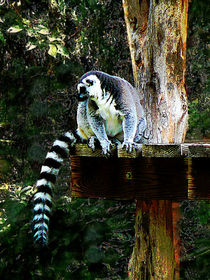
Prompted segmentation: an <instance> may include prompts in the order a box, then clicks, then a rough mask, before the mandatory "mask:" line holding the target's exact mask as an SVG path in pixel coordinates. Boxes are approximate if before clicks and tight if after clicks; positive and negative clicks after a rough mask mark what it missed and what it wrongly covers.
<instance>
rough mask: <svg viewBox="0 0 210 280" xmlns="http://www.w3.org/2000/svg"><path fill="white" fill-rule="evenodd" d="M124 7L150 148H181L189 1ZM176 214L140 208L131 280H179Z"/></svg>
mask: <svg viewBox="0 0 210 280" xmlns="http://www.w3.org/2000/svg"><path fill="white" fill-rule="evenodd" d="M123 7H124V13H125V21H126V27H127V33H128V42H129V47H130V52H131V60H132V67H133V74H134V81H135V84H136V87H137V88H138V89H139V91H140V93H141V94H142V99H143V100H142V102H143V106H144V109H145V114H146V119H147V129H146V132H145V137H146V138H147V142H148V143H151V144H157V143H158V144H168V143H181V142H183V141H184V139H185V135H186V131H187V119H188V107H187V96H186V90H185V71H186V37H187V12H188V0H141V1H140V0H139V1H138V0H123ZM177 209H178V208H177V205H175V206H173V203H172V202H170V201H163V200H162V201H148V202H141V201H138V202H137V213H136V224H135V230H136V241H135V247H134V250H133V254H132V257H131V260H130V264H129V279H133V280H139V279H141V280H143V279H150V280H151V279H152V280H153V279H154V280H161V279H165V280H166V279H167V280H173V279H179V271H178V270H179V260H178V253H179V250H178V244H179V240H178V239H179V237H178V234H177V230H176V226H175V222H177V219H178V217H179V214H178V210H177ZM172 213H173V214H172ZM175 247H177V248H176V249H175Z"/></svg>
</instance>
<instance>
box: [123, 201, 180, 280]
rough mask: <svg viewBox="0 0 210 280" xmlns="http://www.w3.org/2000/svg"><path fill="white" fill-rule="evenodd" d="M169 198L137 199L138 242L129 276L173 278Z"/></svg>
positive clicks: (136, 228) (136, 226) (134, 278)
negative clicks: (145, 200) (146, 200)
mask: <svg viewBox="0 0 210 280" xmlns="http://www.w3.org/2000/svg"><path fill="white" fill-rule="evenodd" d="M171 204H172V203H171V201H169V200H167V201H166V200H152V201H148V202H144V201H140V200H139V201H138V202H137V216H136V224H135V233H136V236H135V237H136V242H135V247H134V250H133V254H132V257H131V260H130V263H129V279H133V280H137V279H142V280H143V279H150V280H152V279H155V280H156V279H157V280H159V279H168V280H169V279H170V280H172V279H174V273H175V259H174V250H173V227H172V226H171V224H172V207H171Z"/></svg>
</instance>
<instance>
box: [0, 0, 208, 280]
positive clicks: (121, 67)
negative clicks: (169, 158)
mask: <svg viewBox="0 0 210 280" xmlns="http://www.w3.org/2000/svg"><path fill="white" fill-rule="evenodd" d="M209 15H210V11H209V5H208V3H207V1H206V0H192V1H190V3H189V24H188V25H189V28H188V39H187V76H186V79H187V82H186V86H187V93H188V98H189V114H190V118H189V129H188V135H187V140H191V141H203V140H206V139H208V138H210V137H209V136H210V131H209V128H210V116H209V95H208V93H209V85H208V79H207V78H208V46H209V45H208V44H209V42H208V39H209V18H208V17H209ZM93 69H95V70H101V71H104V72H107V73H110V74H114V75H118V76H121V77H123V78H125V79H127V80H128V81H130V82H131V83H133V78H132V67H131V61H130V53H129V49H128V43H127V34H126V29H125V23H124V15H123V9H122V3H121V1H120V0H115V1H114V0H107V1H105V0H98V1H96V0H79V1H78V0H72V1H65V0H57V1H56V0H49V1H44V0H41V1H35V0H34V1H31V0H26V1H9V0H8V1H7V0H5V1H0V73H1V74H0V75H1V76H0V279H90V280H91V279H127V266H128V261H129V257H130V255H131V252H132V246H133V243H134V218H135V202H130V201H128V202H126V201H124V202H120V201H107V200H103V199H94V200H91V199H72V198H71V196H70V190H69V183H70V168H69V163H68V162H66V164H65V165H64V167H63V168H62V170H61V172H60V176H59V177H58V182H57V183H56V186H55V188H54V193H55V202H54V206H53V216H52V219H51V224H50V241H49V247H48V248H47V249H46V250H45V251H40V250H39V249H37V248H34V246H33V241H32V240H33V239H32V231H31V218H32V210H31V209H32V202H31V197H32V195H33V193H34V191H35V190H34V185H35V181H36V179H37V178H38V174H39V171H40V166H41V163H42V162H43V159H44V157H45V155H46V152H47V150H48V149H49V147H50V145H51V143H52V142H53V141H54V140H55V138H56V137H57V136H58V135H60V134H61V133H62V132H64V131H67V130H69V129H74V128H75V127H76V123H75V116H76V107H77V100H76V96H75V92H76V85H77V82H78V79H79V78H80V76H81V75H82V74H84V73H85V72H87V71H89V70H93ZM182 214H183V218H182V220H181V221H180V226H181V241H182V247H181V250H182V256H181V279H190V280H199V279H202V280H204V279H210V278H209V274H208V269H207V268H208V265H209V261H210V240H209V237H210V231H209V215H210V210H209V204H208V203H207V202H204V201H201V202H189V201H184V202H182Z"/></svg>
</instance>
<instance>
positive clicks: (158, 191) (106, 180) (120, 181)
mask: <svg viewBox="0 0 210 280" xmlns="http://www.w3.org/2000/svg"><path fill="white" fill-rule="evenodd" d="M71 167H72V183H71V190H72V195H73V196H74V197H106V198H108V199H113V198H117V199H144V200H146V199H172V200H177V199H187V195H188V189H187V178H186V172H187V166H186V164H185V162H184V160H183V159H181V158H175V159H171V158H169V159H157V158H136V159H130V158H110V159H104V158H90V157H76V156H73V157H71Z"/></svg>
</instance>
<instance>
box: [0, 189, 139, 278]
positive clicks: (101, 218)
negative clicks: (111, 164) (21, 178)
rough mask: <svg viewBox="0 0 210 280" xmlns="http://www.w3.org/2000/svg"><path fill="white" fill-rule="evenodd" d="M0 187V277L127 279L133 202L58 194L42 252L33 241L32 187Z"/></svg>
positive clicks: (131, 236)
mask: <svg viewBox="0 0 210 280" xmlns="http://www.w3.org/2000/svg"><path fill="white" fill-rule="evenodd" d="M1 191H2V194H3V197H2V198H1V199H0V208H1V209H2V210H1V211H2V213H1V219H0V224H1V230H0V240H1V241H0V252H1V253H0V275H1V279H13V278H14V279H26V278H28V279H42V278H43V279H44V278H45V277H47V279H78V280H79V279H96V278H98V279H106V278H107V279H126V278H127V263H128V258H129V256H130V254H131V250H132V246H133V242H134V240H133V222H134V221H133V218H134V216H133V213H134V211H135V204H130V203H119V202H111V201H105V200H86V199H74V200H72V201H71V200H70V199H69V197H66V196H61V197H60V198H59V199H58V200H57V202H56V205H55V209H56V211H55V212H54V213H53V216H52V221H51V224H50V243H49V247H48V248H46V249H45V250H43V251H42V250H39V249H35V248H34V246H33V243H32V232H31V226H30V219H31V211H30V209H31V207H32V205H31V204H30V203H28V198H29V197H30V196H31V194H32V193H33V190H32V188H31V187H28V188H23V189H22V188H21V187H18V186H17V185H15V186H14V189H13V187H8V186H7V185H4V188H3V187H2V188H1ZM26 236H28V238H26ZM6 248H7V249H6ZM113 275H114V276H113ZM2 277H3V278H2Z"/></svg>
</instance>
